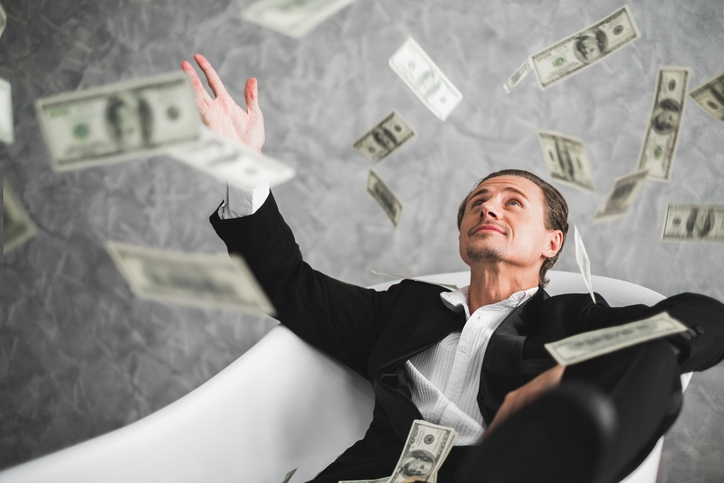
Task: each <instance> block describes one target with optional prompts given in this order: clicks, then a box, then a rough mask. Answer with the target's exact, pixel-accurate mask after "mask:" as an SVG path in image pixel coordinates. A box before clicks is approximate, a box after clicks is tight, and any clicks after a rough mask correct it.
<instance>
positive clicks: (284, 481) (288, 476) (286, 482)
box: [282, 468, 299, 483]
mask: <svg viewBox="0 0 724 483" xmlns="http://www.w3.org/2000/svg"><path fill="white" fill-rule="evenodd" d="M298 469H299V468H294V469H293V470H291V471H290V472H289V473H287V474H286V475H284V478H282V483H289V480H291V479H292V476H294V473H296V472H297V470H298Z"/></svg>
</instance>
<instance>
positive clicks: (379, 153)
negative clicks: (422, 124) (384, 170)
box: [353, 110, 415, 163]
mask: <svg viewBox="0 0 724 483" xmlns="http://www.w3.org/2000/svg"><path fill="white" fill-rule="evenodd" d="M414 136H415V132H414V131H413V130H412V128H410V126H409V125H408V124H407V122H405V120H404V119H403V118H402V116H401V115H400V114H399V113H397V112H396V111H394V110H393V111H392V112H391V113H389V114H388V115H387V116H385V118H384V119H383V120H382V121H380V122H379V123H377V125H376V126H375V127H373V128H372V129H370V130H369V131H368V132H367V133H366V134H365V135H364V136H362V137H361V138H359V139H358V140H357V141H355V143H354V144H353V146H354V148H355V149H356V150H357V151H358V152H359V153H360V154H361V155H362V156H364V157H365V158H367V159H368V160H369V161H372V162H373V163H376V162H377V161H380V160H381V159H382V158H385V157H387V156H389V155H390V154H392V153H393V152H394V151H396V150H397V149H399V148H400V146H402V145H403V144H405V142H407V141H409V140H410V139H412V138H413V137H414Z"/></svg>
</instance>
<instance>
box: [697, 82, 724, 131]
mask: <svg viewBox="0 0 724 483" xmlns="http://www.w3.org/2000/svg"><path fill="white" fill-rule="evenodd" d="M689 95H690V96H691V98H692V99H694V101H695V102H696V103H697V104H698V105H699V107H701V108H702V109H704V111H705V112H706V113H707V114H709V115H710V116H711V117H713V118H714V119H717V120H719V121H722V122H724V72H722V73H721V74H719V75H717V76H716V77H714V78H713V79H709V80H708V81H706V82H705V83H703V84H702V85H700V86H699V87H697V88H696V89H694V90H692V91H691V92H689Z"/></svg>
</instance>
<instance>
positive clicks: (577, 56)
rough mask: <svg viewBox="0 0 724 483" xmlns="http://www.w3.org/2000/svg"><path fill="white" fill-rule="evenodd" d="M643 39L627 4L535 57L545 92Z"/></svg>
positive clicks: (538, 77) (534, 68)
mask: <svg viewBox="0 0 724 483" xmlns="http://www.w3.org/2000/svg"><path fill="white" fill-rule="evenodd" d="M639 37H641V33H640V32H639V29H638V27H637V26H636V22H634V18H633V15H632V14H631V10H630V9H629V8H628V5H624V6H623V7H621V8H619V9H618V10H616V11H615V12H613V13H612V14H610V15H609V16H607V17H606V18H604V19H602V20H600V21H598V22H596V23H594V24H593V25H591V26H590V27H587V28H585V29H583V30H581V31H578V32H576V33H575V34H573V35H571V36H569V37H566V38H565V39H563V40H561V41H560V42H556V43H555V44H553V45H551V46H549V47H546V48H545V49H543V50H541V51H540V52H538V53H536V54H533V55H532V56H531V62H532V64H533V70H534V71H535V75H536V78H537V79H538V84H540V87H541V89H543V90H545V89H548V88H549V87H551V86H553V85H555V84H557V83H559V82H561V81H563V80H565V79H568V78H569V77H571V76H573V75H576V74H578V73H579V72H583V71H584V70H585V69H587V68H588V67H590V66H592V65H593V64H595V63H597V62H600V61H601V60H603V59H605V58H606V57H607V56H609V55H610V54H612V53H614V52H616V51H618V50H619V49H621V48H622V47H625V46H626V45H628V44H630V43H631V42H633V41H634V40H636V39H638V38H639Z"/></svg>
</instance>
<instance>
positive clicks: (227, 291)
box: [106, 241, 274, 315]
mask: <svg viewBox="0 0 724 483" xmlns="http://www.w3.org/2000/svg"><path fill="white" fill-rule="evenodd" d="M106 248H107V250H108V252H109V254H110V255H111V258H112V259H113V261H114V262H115V264H116V266H117V267H118V270H119V271H120V272H121V274H122V275H123V277H124V278H125V279H126V281H127V282H128V284H129V285H130V286H131V289H132V290H133V292H134V293H135V294H136V295H137V296H138V297H141V298H145V299H151V300H159V301H163V302H173V303H178V304H184V305H192V306H198V307H217V308H227V309H232V310H242V311H252V312H258V311H262V312H265V313H267V314H269V315H274V307H272V305H271V303H270V302H269V299H267V297H266V295H265V294H264V292H263V291H262V289H261V287H260V286H259V284H258V283H257V281H256V279H255V278H254V276H253V275H252V273H251V271H250V270H249V268H248V267H247V265H246V263H245V262H244V260H242V259H241V258H240V257H238V256H235V255H232V256H230V257H229V256H227V255H226V254H223V255H208V254H199V253H179V252H169V251H163V250H157V249H153V248H147V247H141V246H137V245H131V244H128V243H121V242H117V241H108V242H106Z"/></svg>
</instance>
